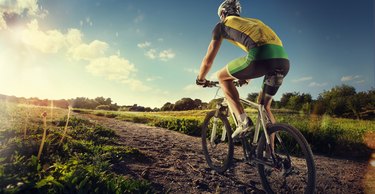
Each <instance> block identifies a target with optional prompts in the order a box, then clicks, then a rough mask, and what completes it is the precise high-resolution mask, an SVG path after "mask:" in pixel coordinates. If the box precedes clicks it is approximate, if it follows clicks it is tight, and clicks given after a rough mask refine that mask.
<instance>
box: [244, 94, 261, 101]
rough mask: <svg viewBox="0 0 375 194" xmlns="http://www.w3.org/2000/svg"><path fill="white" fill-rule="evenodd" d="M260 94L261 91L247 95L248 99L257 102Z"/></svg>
mask: <svg viewBox="0 0 375 194" xmlns="http://www.w3.org/2000/svg"><path fill="white" fill-rule="evenodd" d="M258 95H259V93H250V94H248V95H247V98H246V100H249V101H252V102H257V101H258Z"/></svg>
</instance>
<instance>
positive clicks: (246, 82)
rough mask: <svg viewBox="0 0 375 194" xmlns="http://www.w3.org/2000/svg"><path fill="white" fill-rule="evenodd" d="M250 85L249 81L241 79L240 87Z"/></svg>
mask: <svg viewBox="0 0 375 194" xmlns="http://www.w3.org/2000/svg"><path fill="white" fill-rule="evenodd" d="M248 83H249V80H246V79H240V80H238V84H239V85H240V86H243V85H247V84H248Z"/></svg>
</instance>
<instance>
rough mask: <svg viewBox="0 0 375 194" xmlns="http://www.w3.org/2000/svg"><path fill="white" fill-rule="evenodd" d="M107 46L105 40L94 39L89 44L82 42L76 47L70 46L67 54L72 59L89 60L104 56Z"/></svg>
mask: <svg viewBox="0 0 375 194" xmlns="http://www.w3.org/2000/svg"><path fill="white" fill-rule="evenodd" d="M108 47H109V46H108V44H107V43H106V42H102V41H99V40H94V41H92V42H91V43H90V44H85V43H82V44H80V45H78V46H76V47H73V48H70V49H69V51H68V54H70V55H71V56H72V57H73V59H76V60H80V59H85V60H91V59H94V58H98V57H102V56H104V54H105V51H106V50H107V49H108Z"/></svg>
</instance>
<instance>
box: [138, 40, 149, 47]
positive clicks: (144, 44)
mask: <svg viewBox="0 0 375 194" xmlns="http://www.w3.org/2000/svg"><path fill="white" fill-rule="evenodd" d="M137 46H138V47H139V48H147V47H150V46H151V42H147V41H146V42H144V43H139V44H137Z"/></svg>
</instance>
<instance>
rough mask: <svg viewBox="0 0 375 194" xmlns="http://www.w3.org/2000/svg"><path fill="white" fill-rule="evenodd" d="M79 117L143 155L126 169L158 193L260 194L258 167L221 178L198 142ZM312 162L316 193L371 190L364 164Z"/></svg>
mask: <svg viewBox="0 0 375 194" xmlns="http://www.w3.org/2000/svg"><path fill="white" fill-rule="evenodd" d="M80 116H82V117H85V118H88V119H90V120H91V121H93V122H97V123H99V124H101V125H103V126H106V127H109V128H111V129H113V130H115V131H116V132H117V133H118V135H120V136H121V140H122V142H121V143H122V144H124V145H127V146H131V147H134V148H137V149H139V150H140V151H141V152H142V153H143V154H145V155H146V157H147V160H144V161H132V162H127V163H126V164H124V166H125V167H126V172H127V173H128V174H129V176H133V177H136V178H139V179H146V180H148V181H150V182H152V183H153V185H154V186H155V188H156V189H157V190H158V191H159V192H162V193H165V192H170V193H264V191H263V190H262V185H261V182H260V178H259V175H258V173H257V168H256V167H252V166H249V165H247V164H245V163H243V162H239V160H236V159H235V167H234V168H232V169H230V170H229V171H227V172H226V173H224V174H223V175H220V174H217V173H215V172H214V171H212V170H211V169H209V168H208V166H207V164H206V162H205V159H204V155H203V153H202V151H201V150H202V149H201V140H200V138H198V137H192V136H188V135H184V134H181V133H178V132H174V131H171V130H167V129H163V128H157V127H150V126H146V125H142V124H136V123H130V122H123V121H119V120H116V119H110V118H105V117H97V116H93V115H80ZM240 151H241V150H240V147H237V148H235V158H237V159H240V158H241V152H240ZM236 161H237V162H236ZM315 163H316V169H317V188H316V190H317V193H340V194H341V193H344V194H346V193H348V194H354V193H372V192H373V191H375V190H372V189H374V187H372V189H370V190H369V189H367V190H365V188H364V184H366V185H372V186H374V185H375V183H374V178H373V177H374V169H375V168H374V167H372V166H369V165H368V162H366V161H362V162H358V161H349V160H340V159H332V158H327V157H322V156H315ZM370 172H371V176H369V173H370ZM366 174H367V175H366ZM366 177H367V178H366ZM369 177H372V178H369ZM366 179H367V180H366ZM373 193H375V192H373Z"/></svg>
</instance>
